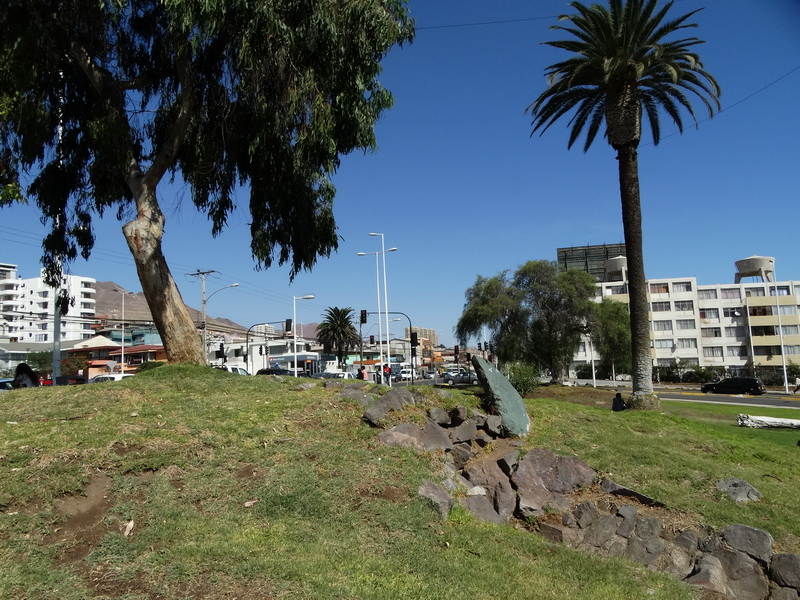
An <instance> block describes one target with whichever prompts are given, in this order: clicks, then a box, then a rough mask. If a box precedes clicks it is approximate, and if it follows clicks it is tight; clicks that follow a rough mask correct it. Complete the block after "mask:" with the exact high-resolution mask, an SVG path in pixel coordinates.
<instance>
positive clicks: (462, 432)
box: [447, 419, 478, 444]
mask: <svg viewBox="0 0 800 600" xmlns="http://www.w3.org/2000/svg"><path fill="white" fill-rule="evenodd" d="M447 433H448V435H449V436H450V439H451V440H452V441H453V443H454V444H457V443H459V442H469V441H471V440H474V439H475V436H476V435H478V428H477V427H476V426H475V421H473V420H472V419H467V420H466V421H463V422H462V423H461V424H460V425H457V426H456V427H453V428H451V429H449V430H448V432H447Z"/></svg>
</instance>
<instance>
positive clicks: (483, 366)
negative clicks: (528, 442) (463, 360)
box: [472, 356, 531, 436]
mask: <svg viewBox="0 0 800 600" xmlns="http://www.w3.org/2000/svg"><path fill="white" fill-rule="evenodd" d="M472 366H473V367H474V368H475V374H476V375H477V376H478V380H479V381H480V382H481V385H482V386H483V391H484V392H485V396H484V404H485V407H486V408H487V410H489V412H490V413H492V414H495V415H498V416H499V417H500V419H501V420H502V423H503V426H502V429H503V433H504V434H506V435H515V436H525V435H528V433H529V432H530V429H531V420H530V417H528V413H527V411H526V410H525V402H523V400H522V397H520V395H519V392H517V390H515V389H514V386H512V385H511V382H509V381H508V379H506V377H505V375H503V374H502V373H501V372H500V371H499V370H498V369H497V368H496V367H495V366H494V365H492V364H491V363H489V362H487V361H485V360H484V359H482V358H481V357H480V356H473V357H472Z"/></svg>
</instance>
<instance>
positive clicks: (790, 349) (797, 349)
mask: <svg viewBox="0 0 800 600" xmlns="http://www.w3.org/2000/svg"><path fill="white" fill-rule="evenodd" d="M783 349H784V350H785V351H786V354H800V346H784V347H783Z"/></svg>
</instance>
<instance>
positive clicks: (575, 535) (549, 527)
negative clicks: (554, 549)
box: [537, 523, 583, 546]
mask: <svg viewBox="0 0 800 600" xmlns="http://www.w3.org/2000/svg"><path fill="white" fill-rule="evenodd" d="M537 531H538V532H539V533H540V534H541V535H542V537H544V538H545V539H547V540H549V541H551V542H553V543H555V544H567V545H568V546H578V545H579V544H580V543H581V542H582V541H583V531H582V530H580V529H575V528H573V527H567V526H565V525H558V524H554V523H539V524H538V525H537Z"/></svg>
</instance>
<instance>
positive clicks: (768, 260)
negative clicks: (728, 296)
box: [734, 256, 775, 283]
mask: <svg viewBox="0 0 800 600" xmlns="http://www.w3.org/2000/svg"><path fill="white" fill-rule="evenodd" d="M774 273H775V258H774V257H772V256H749V257H747V258H743V259H742V260H737V261H736V275H735V279H734V283H739V282H740V281H741V280H742V277H761V281H772V279H773V277H774Z"/></svg>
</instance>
